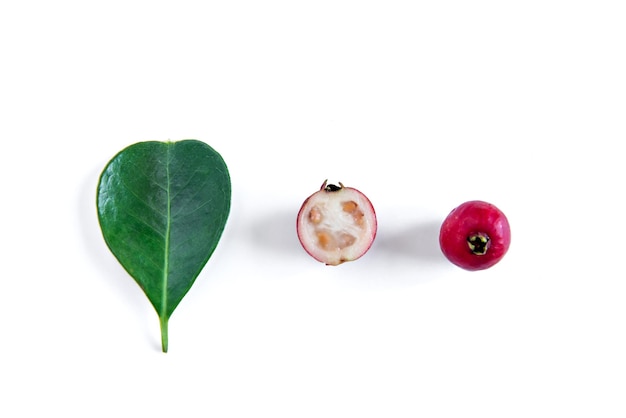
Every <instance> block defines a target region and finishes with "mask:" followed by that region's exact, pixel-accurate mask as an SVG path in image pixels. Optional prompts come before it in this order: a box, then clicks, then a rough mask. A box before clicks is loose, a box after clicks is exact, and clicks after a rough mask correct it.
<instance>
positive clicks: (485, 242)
mask: <svg viewBox="0 0 626 418" xmlns="http://www.w3.org/2000/svg"><path fill="white" fill-rule="evenodd" d="M490 244H491V240H490V239H489V236H488V235H487V234H485V233H483V232H477V233H474V234H471V235H470V236H468V237H467V246H468V247H469V249H470V251H471V252H472V254H475V255H485V254H487V250H488V249H489V247H490Z"/></svg>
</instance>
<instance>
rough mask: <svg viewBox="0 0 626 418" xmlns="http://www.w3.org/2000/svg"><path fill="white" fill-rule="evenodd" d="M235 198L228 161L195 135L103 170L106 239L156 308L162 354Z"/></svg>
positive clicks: (154, 145) (142, 145)
mask: <svg viewBox="0 0 626 418" xmlns="http://www.w3.org/2000/svg"><path fill="white" fill-rule="evenodd" d="M230 198H231V186H230V176H229V174H228V169H227V167H226V164H225V163H224V160H223V159H222V157H221V156H220V155H219V154H218V153H217V152H216V151H215V150H214V149H213V148H211V147H210V146H208V145H207V144H205V143H203V142H200V141H196V140H184V141H178V142H156V141H149V142H139V143H136V144H134V145H131V146H129V147H128V148H125V149H124V150H122V151H121V152H120V153H119V154H117V155H116V156H115V157H113V159H112V160H111V161H109V163H108V164H107V166H106V167H105V169H104V171H103V172H102V174H101V175H100V181H99V182H98V194H97V209H98V219H99V222H100V228H101V229H102V234H103V236H104V240H105V241H106V244H107V245H108V247H109V249H110V250H111V252H112V253H113V254H114V255H115V257H116V258H117V260H118V261H119V262H120V264H121V265H122V266H123V267H124V269H125V270H126V271H127V272H128V273H129V274H130V275H131V276H132V277H133V278H134V279H135V281H136V282H137V283H138V284H139V286H141V288H142V289H143V291H144V293H145V294H146V296H147V297H148V299H149V300H150V302H151V303H152V305H153V306H154V309H156V311H157V314H158V315H159V322H160V326H161V344H162V348H163V352H167V346H168V336H167V335H168V320H169V318H170V316H171V315H172V312H174V309H176V306H178V304H179V303H180V301H181V300H182V298H183V297H184V296H185V294H186V293H187V291H189V289H190V288H191V285H192V284H193V282H194V281H195V279H196V277H197V276H198V274H200V271H201V270H202V268H203V267H204V265H205V264H206V262H207V261H208V260H209V257H210V256H211V254H212V253H213V251H214V250H215V247H216V246H217V243H218V241H219V239H220V237H221V235H222V231H223V230H224V227H225V225H226V220H227V218H228V214H229V211H230Z"/></svg>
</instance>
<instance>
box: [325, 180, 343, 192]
mask: <svg viewBox="0 0 626 418" xmlns="http://www.w3.org/2000/svg"><path fill="white" fill-rule="evenodd" d="M327 182H328V180H326V181H325V182H324V184H323V185H322V189H324V190H325V191H327V192H336V191H338V190H341V189H343V184H342V183H341V182H338V183H339V186H337V185H335V184H328V183H327Z"/></svg>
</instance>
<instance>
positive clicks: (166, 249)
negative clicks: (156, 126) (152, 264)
mask: <svg viewBox="0 0 626 418" xmlns="http://www.w3.org/2000/svg"><path fill="white" fill-rule="evenodd" d="M165 176H166V182H167V185H166V190H165V194H166V197H167V211H166V224H165V225H166V227H165V247H164V254H163V280H162V283H161V316H162V317H163V318H167V282H168V278H169V277H168V273H169V249H170V229H171V225H172V218H171V212H172V203H171V200H170V194H171V186H170V144H166V154H165Z"/></svg>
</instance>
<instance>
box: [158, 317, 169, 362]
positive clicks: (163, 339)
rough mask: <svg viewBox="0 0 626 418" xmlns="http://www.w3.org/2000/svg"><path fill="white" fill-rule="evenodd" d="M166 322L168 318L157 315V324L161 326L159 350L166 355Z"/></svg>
mask: <svg viewBox="0 0 626 418" xmlns="http://www.w3.org/2000/svg"><path fill="white" fill-rule="evenodd" d="M167 322H168V318H167V317H166V316H165V315H159V323H160V324H161V349H162V350H163V352H164V353H167Z"/></svg>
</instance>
